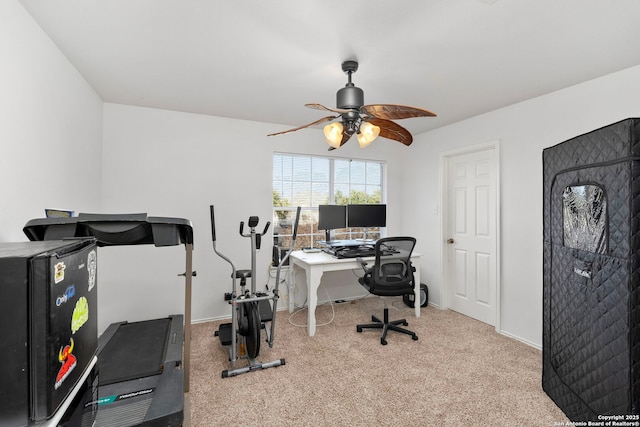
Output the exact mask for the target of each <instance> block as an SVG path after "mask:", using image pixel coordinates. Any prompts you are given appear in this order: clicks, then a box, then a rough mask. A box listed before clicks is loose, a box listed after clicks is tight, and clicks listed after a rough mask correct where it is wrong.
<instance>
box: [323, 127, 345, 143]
mask: <svg viewBox="0 0 640 427" xmlns="http://www.w3.org/2000/svg"><path fill="white" fill-rule="evenodd" d="M342 131H343V127H342V123H340V122H333V123H329V124H328V125H326V126H325V127H324V137H325V138H326V140H327V144H329V145H330V146H332V147H333V148H340V143H342Z"/></svg>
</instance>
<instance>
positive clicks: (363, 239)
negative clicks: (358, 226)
mask: <svg viewBox="0 0 640 427" xmlns="http://www.w3.org/2000/svg"><path fill="white" fill-rule="evenodd" d="M363 230H364V231H363V233H364V238H362V239H356V242H364V243H373V242H375V240H374V239H369V238H367V236H368V235H369V229H368V228H367V227H364V228H363Z"/></svg>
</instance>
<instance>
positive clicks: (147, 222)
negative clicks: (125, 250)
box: [23, 213, 193, 246]
mask: <svg viewBox="0 0 640 427" xmlns="http://www.w3.org/2000/svg"><path fill="white" fill-rule="evenodd" d="M23 231H24V233H25V234H26V235H27V237H28V238H29V240H32V241H43V240H60V239H68V238H74V237H89V236H91V237H95V238H96V240H97V241H98V246H125V245H141V244H153V245H155V246H175V245H180V244H184V245H187V244H191V245H192V244H193V227H192V225H191V221H189V220H187V219H184V218H171V217H155V216H147V214H146V213H142V214H83V213H81V214H79V215H78V216H77V217H70V218H64V217H61V218H57V217H52V218H36V219H32V220H30V221H28V222H27V223H26V224H25V226H24V228H23Z"/></svg>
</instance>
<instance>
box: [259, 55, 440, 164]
mask: <svg viewBox="0 0 640 427" xmlns="http://www.w3.org/2000/svg"><path fill="white" fill-rule="evenodd" d="M357 70H358V62H357V61H345V62H343V63H342V71H344V72H345V73H346V74H347V76H348V81H347V84H346V85H345V87H343V88H342V89H340V90H338V92H337V94H336V107H337V108H329V107H325V106H324V105H321V104H305V107H309V108H314V109H316V110H324V111H330V112H332V113H336V114H337V115H335V116H327V117H323V118H321V119H319V120H316V121H315V122H312V123H309V124H306V125H304V126H299V127H297V128H293V129H289V130H285V131H282V132H276V133H271V134H269V135H268V136H274V135H282V134H284V133H289V132H294V131H297V130H300V129H304V128H308V127H311V126H315V125H319V124H322V123H327V122H332V123H329V124H327V125H325V127H324V136H325V138H326V140H327V144H329V145H330V146H331V147H330V148H329V151H331V150H335V149H336V148H340V147H342V146H343V145H344V144H345V143H346V142H347V141H348V140H349V138H351V136H353V134H354V133H355V134H356V137H357V138H358V143H359V144H360V147H362V148H364V147H366V146H368V145H369V144H371V143H372V142H373V141H374V140H375V139H376V138H377V137H378V136H381V137H383V138H388V139H393V140H395V141H398V142H401V143H402V144H404V145H407V146H409V145H411V143H412V142H413V136H412V135H411V133H409V131H408V130H406V129H405V128H403V127H402V126H400V125H398V124H397V123H395V122H393V121H392V120H400V119H408V118H410V117H435V116H436V115H435V114H434V113H432V112H431V111H428V110H424V109H422V108H416V107H408V106H406V105H394V104H373V105H364V92H363V90H362V89H360V88H359V87H356V86H355V85H354V84H353V83H352V82H351V75H352V74H353V73H355V72H356V71H357ZM337 119H339V120H337Z"/></svg>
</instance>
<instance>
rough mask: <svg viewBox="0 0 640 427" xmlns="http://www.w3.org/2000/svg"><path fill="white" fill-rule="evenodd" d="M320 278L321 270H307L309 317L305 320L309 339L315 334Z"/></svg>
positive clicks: (312, 268)
mask: <svg viewBox="0 0 640 427" xmlns="http://www.w3.org/2000/svg"><path fill="white" fill-rule="evenodd" d="M321 278H322V268H318V267H309V268H308V269H307V300H308V302H309V305H308V311H309V316H308V320H307V333H308V334H309V336H310V337H312V336H314V335H315V334H316V307H317V306H318V288H319V287H320V279H321Z"/></svg>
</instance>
